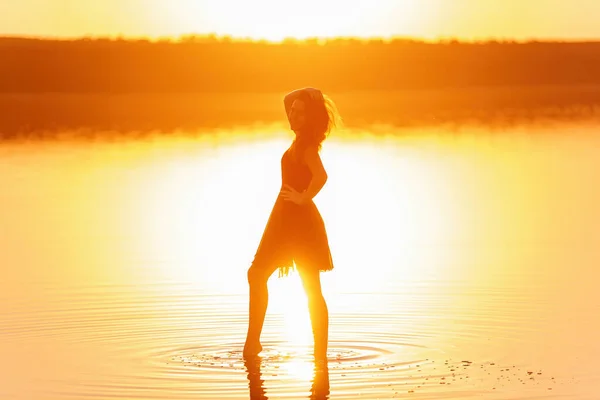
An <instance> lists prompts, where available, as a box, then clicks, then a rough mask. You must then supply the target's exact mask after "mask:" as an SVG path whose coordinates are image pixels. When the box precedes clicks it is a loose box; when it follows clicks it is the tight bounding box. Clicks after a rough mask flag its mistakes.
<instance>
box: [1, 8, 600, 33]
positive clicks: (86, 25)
mask: <svg viewBox="0 0 600 400" xmlns="http://www.w3.org/2000/svg"><path fill="white" fill-rule="evenodd" d="M598 20H600V0H360V1H359V0H301V1H299V0H0V35H7V36H36V37H39V36H43V37H82V36H111V37H114V36H126V37H151V38H155V37H164V36H180V35H184V34H209V33H215V34H217V35H220V36H221V35H230V36H234V37H251V38H255V39H271V40H280V39H283V38H285V37H296V38H305V37H325V36H327V37H331V36H358V37H392V36H411V37H417V38H423V39H427V40H435V39H438V38H450V37H452V38H459V39H463V40H481V39H492V38H495V39H516V40H529V39H553V40H554V39H559V40H581V39H583V40H589V39H600V23H598Z"/></svg>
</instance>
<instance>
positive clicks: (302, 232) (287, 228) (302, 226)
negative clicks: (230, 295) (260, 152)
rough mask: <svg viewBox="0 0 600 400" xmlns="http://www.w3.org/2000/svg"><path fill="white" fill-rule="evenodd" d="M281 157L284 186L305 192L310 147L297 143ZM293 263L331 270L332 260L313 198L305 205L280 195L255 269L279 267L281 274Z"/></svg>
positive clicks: (259, 248)
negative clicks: (306, 156)
mask: <svg viewBox="0 0 600 400" xmlns="http://www.w3.org/2000/svg"><path fill="white" fill-rule="evenodd" d="M294 147H295V149H294V152H295V154H294V152H293V151H292V147H290V148H289V149H288V150H287V151H286V152H285V153H284V154H283V156H282V157H281V189H283V188H284V185H289V186H291V187H292V188H294V189H295V190H296V191H298V192H300V193H302V192H304V191H305V190H306V189H307V188H308V185H309V184H310V182H311V179H312V173H311V171H310V169H309V168H308V166H307V165H306V164H305V163H304V161H303V160H304V157H302V156H303V155H304V154H303V152H304V151H306V148H307V146H302V145H300V144H295V145H294ZM294 264H295V265H296V267H297V268H298V269H299V270H318V271H330V270H332V269H333V260H332V258H331V251H330V248H329V241H328V238H327V231H326V229H325V223H324V222H323V218H322V217H321V213H320V212H319V210H318V209H317V206H316V205H315V203H314V202H313V201H312V200H311V201H309V202H307V203H306V204H303V205H298V204H296V203H294V202H292V201H289V200H284V199H283V198H282V197H281V196H278V197H277V200H276V201H275V205H274V206H273V209H272V211H271V214H270V216H269V219H268V221H267V225H266V227H265V230H264V232H263V235H262V238H261V240H260V244H259V245H258V249H257V250H256V254H255V256H254V260H253V262H252V267H253V268H260V269H266V270H267V271H268V272H269V275H270V273H272V272H273V271H275V269H277V268H279V276H280V277H282V276H286V275H288V273H289V271H290V269H293V266H294Z"/></svg>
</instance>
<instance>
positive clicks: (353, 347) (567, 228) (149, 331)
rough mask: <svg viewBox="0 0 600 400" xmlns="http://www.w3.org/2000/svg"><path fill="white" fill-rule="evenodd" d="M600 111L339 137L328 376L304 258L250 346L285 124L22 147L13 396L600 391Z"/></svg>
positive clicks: (447, 395)
mask: <svg viewBox="0 0 600 400" xmlns="http://www.w3.org/2000/svg"><path fill="white" fill-rule="evenodd" d="M599 128H600V124H599V123H598V122H594V121H587V122H586V121H562V122H560V123H558V122H556V123H544V124H535V123H526V124H519V125H511V126H506V127H501V128H496V129H491V128H489V127H485V126H482V125H464V126H461V127H460V128H458V129H457V128H456V127H455V126H454V127H449V126H437V127H429V128H427V127H411V128H406V129H399V128H394V127H390V126H377V127H371V128H361V129H348V130H347V131H346V132H345V133H344V134H340V135H338V136H333V137H332V138H331V139H330V140H329V141H328V142H327V143H326V145H325V147H324V150H323V153H322V157H323V160H324V164H325V166H326V168H327V170H328V173H329V177H330V179H329V182H328V183H327V185H326V186H325V188H324V190H323V192H321V193H320V194H319V196H318V197H317V199H316V202H317V204H318V206H319V207H320V209H321V212H322V214H323V217H324V219H325V222H326V224H327V228H328V232H329V235H330V242H331V247H332V253H333V256H334V262H335V264H336V269H335V270H334V271H333V272H330V273H326V274H324V275H323V287H324V292H325V296H326V298H327V300H328V303H329V309H330V318H331V331H330V349H329V363H328V369H327V370H325V369H323V368H317V369H316V370H315V366H314V365H313V364H312V362H311V357H310V353H311V345H312V342H311V332H310V323H309V320H308V314H307V310H306V306H305V302H306V299H305V298H304V296H303V293H302V290H301V286H300V283H299V280H298V277H297V276H295V275H294V276H292V277H291V278H290V279H287V280H277V279H275V278H273V279H272V280H271V281H270V283H269V286H270V290H271V304H270V306H269V312H268V315H267V320H266V324H265V328H264V335H263V340H264V346H265V351H264V352H263V359H262V361H261V362H260V363H258V364H255V365H244V363H243V361H242V359H241V349H242V345H243V340H244V337H245V333H246V322H247V320H246V318H247V316H246V307H247V303H246V301H247V287H246V281H245V279H246V277H245V270H246V268H247V267H248V266H249V262H250V261H251V259H252V256H253V254H254V250H255V249H256V246H257V244H258V240H259V239H260V234H261V233H262V229H263V228H264V224H265V222H266V218H267V216H268V213H269V211H270V208H271V206H272V205H273V201H274V198H275V196H276V194H277V191H278V189H279V179H280V177H279V159H280V157H281V154H282V153H283V151H284V150H285V149H286V146H287V145H288V144H289V141H290V139H291V137H290V135H289V134H288V133H286V132H285V129H284V127H283V126H282V125H277V124H274V125H262V126H260V125H254V126H240V127H238V128H235V129H221V130H216V129H215V130H210V131H208V130H207V131H200V132H178V133H173V134H170V135H156V136H152V135H146V136H144V137H143V138H138V139H135V138H129V139H118V137H117V136H115V135H111V134H110V132H96V133H95V140H84V139H78V138H77V135H76V134H77V132H69V131H65V132H62V134H63V135H62V136H63V138H62V139H61V140H56V139H43V140H42V139H40V140H29V141H12V142H5V143H4V144H2V145H1V146H0V187H2V190H1V191H0V205H1V207H0V221H1V224H0V249H1V252H0V263H1V265H2V279H1V280H0V302H1V303H0V304H2V306H1V308H0V321H1V331H0V335H1V340H0V358H1V359H2V367H1V371H0V372H1V373H0V383H1V384H0V398H2V399H39V400H46V399H70V398H72V399H92V398H93V399H98V398H112V399H242V398H249V397H250V395H251V396H252V398H266V397H268V398H269V399H278V398H309V396H311V393H312V396H313V398H321V399H323V398H328V397H329V398H331V399H356V398H365V399H376V398H381V399H388V398H421V399H464V398H484V399H534V398H535V399H551V398H561V397H562V398H568V399H596V398H597V396H598V393H600V383H599V382H600V368H599V367H598V362H597V360H598V357H599V356H600V345H599V344H598V340H597V338H598V337H599V336H600V321H599V320H598V313H599V311H600V296H599V295H598V294H597V282H598V276H599V273H598V260H599V258H600V254H599V253H598V245H599V244H600V208H599V207H598V204H600V189H599V186H598V182H600V157H599V155H600V136H599V135H598V132H599ZM103 138H104V139H103ZM265 396H266V397H265Z"/></svg>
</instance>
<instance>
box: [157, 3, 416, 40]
mask: <svg viewBox="0 0 600 400" xmlns="http://www.w3.org/2000/svg"><path fill="white" fill-rule="evenodd" d="M161 4H164V5H162V6H161V7H159V8H160V9H156V10H155V11H156V12H157V13H160V14H161V17H163V18H161V19H163V20H164V17H165V16H166V17H167V18H166V19H167V20H168V21H169V22H168V24H169V25H170V26H169V31H171V32H173V34H185V33H209V32H214V33H217V34H220V35H221V34H228V35H232V36H234V37H251V38H255V39H259V38H260V39H268V40H273V41H277V40H281V39H284V38H286V37H295V38H299V39H302V38H307V37H331V36H386V35H387V34H386V31H389V30H390V27H392V26H393V27H394V28H398V27H400V28H414V26H413V27H411V26H409V25H413V24H414V23H415V21H417V20H418V19H419V18H417V17H419V15H417V14H419V11H420V9H422V6H420V5H419V1H418V0H380V1H378V2H376V4H375V5H374V4H373V3H372V2H370V1H352V0H326V1H323V0H303V1H301V2H295V1H282V0H253V1H239V0H220V1H203V0H171V1H170V2H164V3H161ZM407 30H410V29H407Z"/></svg>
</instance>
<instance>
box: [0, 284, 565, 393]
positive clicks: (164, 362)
mask: <svg viewBox="0 0 600 400" xmlns="http://www.w3.org/2000/svg"><path fill="white" fill-rule="evenodd" d="M135 290H136V291H137V293H132V292H128V291H127V290H125V289H123V290H119V291H115V292H112V293H111V292H107V291H106V290H105V289H104V291H103V292H102V293H101V294H100V293H94V292H88V293H86V294H85V295H83V294H82V293H77V294H73V293H70V294H69V293H64V294H63V297H62V299H60V297H58V296H55V298H54V302H53V303H50V306H48V307H47V308H45V309H38V310H36V311H31V308H29V310H30V311H29V312H26V311H25V310H18V309H17V308H18V307H15V308H14V309H13V310H12V312H10V313H8V312H7V313H6V314H5V316H7V317H8V318H5V322H6V325H5V328H6V330H5V332H4V334H3V339H4V342H3V343H4V344H5V349H8V350H10V349H12V350H13V352H12V353H10V352H8V353H5V354H6V357H8V358H10V357H13V358H14V357H20V358H30V359H32V360H36V361H37V363H33V364H30V365H28V367H27V368H28V370H27V372H28V374H27V375H26V374H25V371H21V372H18V371H17V372H18V373H17V372H15V376H17V375H18V376H27V377H28V379H30V380H31V382H28V383H27V387H33V388H37V389H36V390H37V391H36V392H35V393H33V394H31V395H30V396H29V397H31V398H36V399H40V400H47V399H92V398H112V399H117V400H120V399H150V398H152V399H171V400H173V399H175V400H176V399H196V400H197V399H243V398H248V396H250V397H251V398H261V399H262V398H269V399H276V398H308V397H309V396H313V398H322V399H325V398H329V397H331V398H332V399H352V398H361V397H362V398H396V397H400V396H401V395H410V394H421V395H426V396H429V397H435V398H466V397H478V398H479V397H482V396H484V397H485V395H486V394H490V393H492V394H494V393H506V392H507V391H508V392H510V391H513V393H515V392H514V391H515V390H519V392H518V393H521V392H523V391H524V390H526V391H527V392H528V393H532V394H536V393H537V394H539V393H540V392H543V393H544V394H548V393H550V392H551V393H553V394H557V393H558V392H559V389H560V388H561V385H564V384H565V383H574V382H573V381H567V380H565V379H564V377H563V378H559V377H555V376H553V374H552V373H550V372H546V371H544V370H542V369H541V368H539V367H537V368H536V367H534V366H531V364H530V363H529V364H528V363H527V362H525V361H523V360H521V359H519V358H516V357H513V358H508V359H506V358H503V357H502V353H501V351H498V350H495V349H494V348H493V343H513V344H512V345H513V346H516V345H517V344H518V342H515V341H514V340H515V339H511V337H510V334H511V332H512V330H511V326H507V327H506V328H503V329H502V335H504V336H502V335H501V334H500V333H497V332H494V329H500V327H502V326H503V325H502V322H503V321H502V320H501V319H499V320H493V319H492V317H489V318H488V319H487V320H473V321H474V322H471V323H467V322H465V321H466V320H467V317H468V316H469V315H468V314H463V315H458V316H457V315H456V314H455V315H454V317H453V318H454V320H459V318H462V320H463V321H462V322H461V323H460V324H458V323H456V324H455V326H456V327H455V328H454V329H450V328H451V327H452V326H453V324H452V323H449V322H448V321H447V320H445V319H444V317H442V316H437V317H435V318H433V317H431V316H435V315H436V313H437V310H436V309H435V308H433V307H430V308H429V309H428V310H427V311H426V312H428V313H429V314H430V318H429V319H428V320H424V319H422V318H421V319H419V314H418V313H417V312H415V311H414V310H411V309H408V308H406V309H404V310H397V309H394V304H405V303H406V301H405V299H401V298H400V297H399V296H400V295H394V296H387V298H385V299H383V298H382V297H381V296H380V298H378V299H376V301H377V302H379V303H380V304H382V303H384V302H387V304H388V310H387V312H386V313H381V314H364V313H362V314H361V313H355V314H350V313H342V312H338V313H336V312H335V310H336V307H337V308H338V309H339V308H341V307H340V306H339V305H336V304H335V302H332V307H331V309H332V310H333V312H332V313H331V318H330V320H331V324H330V342H329V351H328V362H327V364H323V363H317V364H315V363H314V362H313V358H312V346H311V345H310V344H306V343H304V344H299V343H298V342H295V341H294V340H292V339H291V338H290V337H288V336H287V335H288V333H286V332H288V331H287V328H286V324H285V318H283V317H282V316H281V315H270V316H268V318H267V321H266V323H265V328H264V340H263V347H264V348H263V351H262V353H261V354H260V358H257V359H256V360H251V361H250V362H245V361H244V359H243V357H242V352H241V350H242V348H243V344H244V343H243V340H244V335H245V331H246V324H247V316H246V312H245V310H246V298H245V296H226V297H223V296H221V297H219V296H200V295H196V294H188V295H185V294H181V293H182V292H180V294H179V295H178V296H176V297H171V296H161V295H160V293H153V294H152V295H150V293H148V292H142V291H141V288H140V287H137V288H136V289H135ZM162 290H164V289H162ZM172 292H177V290H176V289H172ZM360 296H363V297H362V298H361V297H360ZM374 296H375V295H369V296H368V298H371V297H374ZM412 296H413V297H414V296H415V295H414V294H413V295H412ZM427 296H429V298H430V299H433V296H434V295H433V294H431V293H428V294H427ZM339 298H340V299H341V300H340V301H341V302H351V301H355V302H362V303H364V301H365V300H366V299H367V297H365V296H364V295H347V296H346V297H339ZM430 301H431V302H432V303H434V304H444V302H443V301H439V299H438V300H436V301H433V300H430ZM412 304H419V301H418V299H417V298H414V299H413V302H412ZM423 312H425V311H423ZM490 315H493V314H492V313H490ZM504 315H505V316H506V315H507V314H506V312H505V313H504ZM510 320H511V321H513V322H514V321H518V315H513V316H511V317H510ZM485 323H487V324H488V325H485ZM442 326H444V327H446V330H445V331H444V332H443V333H440V332H441V328H440V327H442ZM494 335H495V336H494ZM490 337H493V338H494V340H493V341H490V340H488V338H490ZM511 340H513V342H511ZM444 343H451V345H449V344H444ZM515 343H517V344H515ZM469 347H478V350H477V351H476V352H475V353H476V354H479V357H478V358H475V359H473V358H470V357H466V356H465V357H462V356H461V355H462V354H465V355H466V354H473V352H470V351H469ZM50 348H52V350H53V352H52V354H57V352H59V354H61V357H60V358H59V359H56V358H54V359H52V360H51V363H52V364H50V362H43V361H41V360H40V356H43V354H45V352H49V350H48V349H50ZM481 349H489V351H487V350H481ZM486 351H487V352H486ZM457 355H458V356H459V357H458V358H457ZM47 365H52V366H53V368H46V366H47ZM24 387H25V384H23V385H21V386H20V387H17V386H15V388H14V389H11V391H8V389H6V387H5V388H4V389H2V390H4V392H2V391H1V390H0V394H6V395H7V396H6V398H12V397H14V398H18V395H15V393H17V394H18V393H24V392H23V390H24V389H23V388H24ZM542 397H543V396H542ZM491 398H494V397H491ZM500 398H501V397H500ZM540 398H541V397H540Z"/></svg>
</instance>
